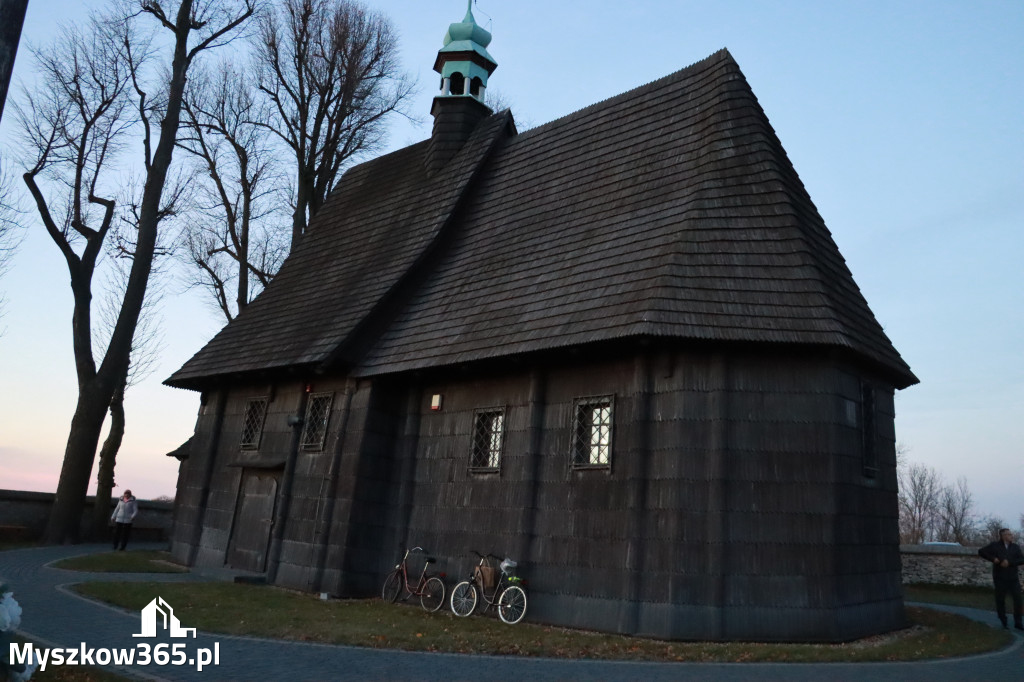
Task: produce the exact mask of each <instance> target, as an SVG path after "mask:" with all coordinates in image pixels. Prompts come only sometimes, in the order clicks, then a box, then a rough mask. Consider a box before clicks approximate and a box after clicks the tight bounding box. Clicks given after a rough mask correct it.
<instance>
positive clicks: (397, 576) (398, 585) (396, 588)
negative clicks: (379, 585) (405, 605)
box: [380, 568, 402, 604]
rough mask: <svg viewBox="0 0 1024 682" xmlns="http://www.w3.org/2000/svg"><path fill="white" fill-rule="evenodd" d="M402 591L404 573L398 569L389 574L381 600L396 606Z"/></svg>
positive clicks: (381, 592)
mask: <svg viewBox="0 0 1024 682" xmlns="http://www.w3.org/2000/svg"><path fill="white" fill-rule="evenodd" d="M401 591H402V572H401V571H400V570H398V569H397V568H396V569H395V570H393V571H391V572H390V573H388V577H387V579H386V580H385V581H384V589H382V590H381V591H380V598H381V599H383V600H384V601H385V602H387V603H388V604H394V603H395V602H396V601H397V600H398V594H399V592H401Z"/></svg>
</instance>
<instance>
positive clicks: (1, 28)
mask: <svg viewBox="0 0 1024 682" xmlns="http://www.w3.org/2000/svg"><path fill="white" fill-rule="evenodd" d="M27 8H28V0H0V119H2V118H3V117H4V102H5V101H6V100H7V88H8V86H9V85H10V83H11V73H12V72H13V70H14V57H15V55H16V54H18V42H19V41H20V39H21V27H22V24H23V23H24V22H25V10H26V9H27Z"/></svg>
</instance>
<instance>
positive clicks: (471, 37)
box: [434, 0, 498, 102]
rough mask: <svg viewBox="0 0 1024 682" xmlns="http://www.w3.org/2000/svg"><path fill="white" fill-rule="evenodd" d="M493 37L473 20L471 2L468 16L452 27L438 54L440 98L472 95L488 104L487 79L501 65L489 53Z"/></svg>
mask: <svg viewBox="0 0 1024 682" xmlns="http://www.w3.org/2000/svg"><path fill="white" fill-rule="evenodd" d="M490 43H491V34H490V33H488V32H487V31H486V30H484V29H483V28H481V27H480V25H479V24H477V23H476V19H474V18H473V0H469V5H468V7H467V8H466V16H465V17H463V19H462V21H461V22H459V23H455V24H452V25H451V26H449V27H448V32H447V33H445V35H444V47H442V48H441V50H440V51H439V52H438V53H437V59H436V60H435V61H434V71H437V72H438V73H439V74H441V94H440V95H438V97H459V96H464V95H469V96H470V97H475V98H476V99H477V100H478V101H480V102H483V101H484V91H485V90H486V89H487V79H488V78H489V77H490V75H491V74H492V73H494V70H495V69H496V68H498V63H497V62H496V61H494V57H492V56H491V55H490V53H488V52H487V46H488V45H490Z"/></svg>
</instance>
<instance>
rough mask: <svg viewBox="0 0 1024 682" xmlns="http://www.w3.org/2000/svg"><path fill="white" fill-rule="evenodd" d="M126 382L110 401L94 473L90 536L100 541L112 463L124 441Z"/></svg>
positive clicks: (111, 483)
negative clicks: (104, 434)
mask: <svg viewBox="0 0 1024 682" xmlns="http://www.w3.org/2000/svg"><path fill="white" fill-rule="evenodd" d="M126 383H127V381H122V382H121V385H120V386H118V387H117V390H116V391H114V397H113V398H111V400H110V433H108V434H107V439H106V440H105V441H103V447H102V448H101V449H100V464H99V471H98V472H97V473H96V504H95V506H94V507H93V520H92V535H93V539H95V540H100V539H102V538H104V537H105V536H106V534H107V526H108V523H107V522H108V521H109V520H110V506H111V493H112V492H113V490H114V463H115V461H116V459H117V452H118V450H120V449H121V441H122V440H124V391H125V386H126Z"/></svg>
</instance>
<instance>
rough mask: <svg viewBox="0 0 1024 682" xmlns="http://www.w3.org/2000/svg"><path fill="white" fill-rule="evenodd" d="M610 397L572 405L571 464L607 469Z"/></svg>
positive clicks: (576, 402) (610, 418)
mask: <svg viewBox="0 0 1024 682" xmlns="http://www.w3.org/2000/svg"><path fill="white" fill-rule="evenodd" d="M613 402H614V401H613V399H612V396H610V395H607V396H599V397H594V398H577V399H576V400H575V401H574V402H573V438H572V465H573V466H574V467H577V468H608V467H610V466H611V463H612V409H613Z"/></svg>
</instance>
